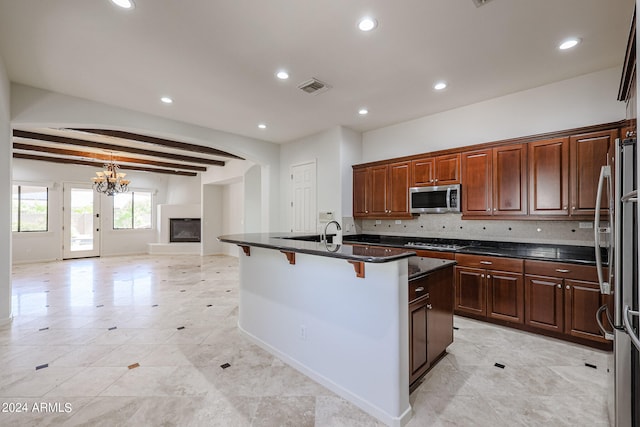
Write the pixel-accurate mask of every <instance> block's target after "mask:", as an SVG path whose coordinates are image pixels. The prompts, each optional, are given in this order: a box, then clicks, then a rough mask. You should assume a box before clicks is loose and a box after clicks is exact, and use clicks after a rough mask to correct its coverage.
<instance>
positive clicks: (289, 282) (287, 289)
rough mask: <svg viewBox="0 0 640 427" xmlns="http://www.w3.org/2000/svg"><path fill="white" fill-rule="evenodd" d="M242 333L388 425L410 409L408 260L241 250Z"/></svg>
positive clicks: (403, 417) (401, 420) (399, 422)
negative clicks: (361, 266) (357, 266)
mask: <svg viewBox="0 0 640 427" xmlns="http://www.w3.org/2000/svg"><path fill="white" fill-rule="evenodd" d="M239 256H240V296H239V297H240V302H239V320H238V324H239V327H240V329H241V330H242V331H243V332H244V333H246V334H247V335H248V336H250V337H251V338H252V339H253V340H254V341H255V342H256V343H257V344H259V345H260V346H262V347H263V348H265V349H266V350H268V351H270V352H271V353H273V354H275V355H276V356H278V357H280V358H281V359H283V360H284V361H285V362H287V363H289V364H290V365H292V366H293V367H294V368H296V369H298V370H300V371H301V372H303V373H304V374H306V375H307V376H309V377H311V378H312V379H314V380H316V381H317V382H319V383H321V384H322V385H324V386H325V387H327V388H329V389H330V390H332V391H334V392H335V393H337V394H338V395H340V396H342V397H343V398H345V399H347V400H349V401H350V402H352V403H354V404H355V405H357V406H359V407H360V408H361V409H363V410H364V411H365V412H368V413H369V414H371V415H373V416H374V417H376V418H378V419H380V420H381V421H383V422H385V423H386V424H388V425H394V426H401V425H404V424H405V423H406V422H407V421H408V420H409V418H410V417H411V406H410V404H409V365H408V363H409V357H408V317H407V316H408V308H407V300H408V285H407V283H408V280H407V260H406V259H401V260H397V261H392V262H386V263H365V277H364V278H358V277H356V274H355V272H354V268H353V266H352V265H351V264H349V263H348V262H347V261H346V260H343V259H335V258H329V257H321V256H314V255H307V254H301V253H297V254H295V264H294V265H291V264H289V262H288V260H287V258H286V257H285V256H284V255H283V254H282V253H280V252H279V251H277V250H272V249H264V248H258V247H251V252H250V256H246V255H245V254H244V253H243V252H242V251H240V255H239Z"/></svg>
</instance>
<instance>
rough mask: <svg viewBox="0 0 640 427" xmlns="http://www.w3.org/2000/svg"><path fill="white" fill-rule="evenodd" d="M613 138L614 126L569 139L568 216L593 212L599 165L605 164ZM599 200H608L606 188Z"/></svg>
mask: <svg viewBox="0 0 640 427" xmlns="http://www.w3.org/2000/svg"><path fill="white" fill-rule="evenodd" d="M617 137H618V130H617V129H616V130H609V131H603V132H591V133H585V134H582V135H575V136H572V137H570V138H569V143H570V148H569V150H570V152H569V159H570V161H571V166H570V171H569V176H570V179H571V204H570V207H569V209H570V210H569V213H570V215H572V216H575V215H580V216H589V217H593V216H594V215H595V205H596V193H597V191H598V178H599V176H600V168H601V167H602V166H604V165H606V164H607V157H608V156H609V155H610V153H612V152H613V148H614V144H615V140H616V138H617ZM605 190H606V188H605ZM602 200H604V201H606V200H609V196H608V193H607V191H604V193H603V194H602ZM605 206H606V203H605ZM606 214H607V209H603V210H602V211H601V215H606Z"/></svg>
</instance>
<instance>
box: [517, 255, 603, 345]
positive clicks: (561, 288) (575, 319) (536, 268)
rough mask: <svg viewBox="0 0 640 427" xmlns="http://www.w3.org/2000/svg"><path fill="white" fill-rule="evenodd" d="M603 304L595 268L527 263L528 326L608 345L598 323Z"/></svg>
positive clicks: (526, 318)
mask: <svg viewBox="0 0 640 427" xmlns="http://www.w3.org/2000/svg"><path fill="white" fill-rule="evenodd" d="M605 274H606V272H605ZM602 304H604V296H603V295H601V294H600V287H599V285H598V278H597V272H596V269H595V267H591V266H584V265H576V264H568V263H557V262H547V261H534V260H526V261H525V313H526V316H525V324H526V325H528V326H531V327H534V328H537V329H544V330H547V331H553V332H557V333H560V334H565V335H569V336H571V337H576V338H581V339H585V340H590V341H594V342H601V343H608V341H607V340H605V339H604V337H603V336H602V334H601V332H600V329H599V327H598V323H597V321H596V312H597V311H598V308H599V307H600V306H601V305H602ZM601 320H603V321H604V319H601Z"/></svg>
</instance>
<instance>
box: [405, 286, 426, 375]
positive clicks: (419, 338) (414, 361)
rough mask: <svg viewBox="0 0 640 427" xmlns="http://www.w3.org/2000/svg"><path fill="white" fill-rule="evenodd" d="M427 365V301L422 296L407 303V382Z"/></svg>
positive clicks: (419, 373)
mask: <svg viewBox="0 0 640 427" xmlns="http://www.w3.org/2000/svg"><path fill="white" fill-rule="evenodd" d="M428 367H429V365H428V359H427V303H426V299H425V298H423V299H420V300H418V301H416V302H414V303H411V304H409V383H412V382H413V381H415V380H416V379H417V378H418V377H420V375H421V374H422V373H423V372H424V371H425V370H426V369H427V368H428Z"/></svg>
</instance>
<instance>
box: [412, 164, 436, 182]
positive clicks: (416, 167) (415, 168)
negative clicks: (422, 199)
mask: <svg viewBox="0 0 640 427" xmlns="http://www.w3.org/2000/svg"><path fill="white" fill-rule="evenodd" d="M433 166H434V161H433V157H427V158H424V159H417V160H412V161H411V187H426V186H429V185H434V183H435V177H434V170H433Z"/></svg>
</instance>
